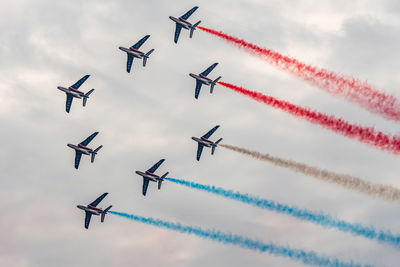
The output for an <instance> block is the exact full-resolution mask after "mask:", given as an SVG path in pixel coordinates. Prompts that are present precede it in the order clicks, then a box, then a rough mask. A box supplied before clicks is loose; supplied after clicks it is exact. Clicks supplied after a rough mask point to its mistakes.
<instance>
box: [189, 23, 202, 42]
mask: <svg viewBox="0 0 400 267" xmlns="http://www.w3.org/2000/svg"><path fill="white" fill-rule="evenodd" d="M200 22H201V20H199V21H198V22H196V23H195V24H193V26H192V27H191V28H190V38H192V37H193V32H194V30H196V27H197V26H199V24H200Z"/></svg>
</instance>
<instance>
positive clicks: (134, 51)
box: [118, 35, 154, 73]
mask: <svg viewBox="0 0 400 267" xmlns="http://www.w3.org/2000/svg"><path fill="white" fill-rule="evenodd" d="M149 37H150V35H146V36H145V37H143V38H142V39H140V40H139V42H137V43H136V44H134V45H132V46H131V47H130V48H125V47H123V46H120V47H118V48H119V49H120V50H122V51H124V52H126V54H127V56H128V59H127V61H126V71H127V72H128V73H130V72H131V67H132V63H133V59H134V58H139V59H140V58H143V67H146V62H147V59H148V58H149V56H150V54H151V53H153V51H154V49H151V50H150V51H149V52H147V53H146V54H145V53H143V52H142V51H139V50H138V49H139V48H140V47H141V46H142V44H143V43H144V42H146V40H147V39H148V38H149Z"/></svg>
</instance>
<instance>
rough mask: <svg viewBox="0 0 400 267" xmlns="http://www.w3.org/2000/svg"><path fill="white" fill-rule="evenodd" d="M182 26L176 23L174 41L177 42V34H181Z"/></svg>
mask: <svg viewBox="0 0 400 267" xmlns="http://www.w3.org/2000/svg"><path fill="white" fill-rule="evenodd" d="M181 30H182V26H181V25H179V24H178V23H176V26H175V36H174V42H175V43H178V39H179V35H180V34H181Z"/></svg>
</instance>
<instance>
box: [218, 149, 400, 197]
mask: <svg viewBox="0 0 400 267" xmlns="http://www.w3.org/2000/svg"><path fill="white" fill-rule="evenodd" d="M220 146H222V147H224V148H227V149H230V150H233V151H236V152H239V153H242V154H245V155H248V156H251V157H253V158H255V159H259V160H263V161H267V162H270V163H272V164H274V165H276V166H280V167H284V168H287V169H290V170H293V171H295V172H299V173H302V174H305V175H308V176H312V177H314V178H317V179H318V180H321V181H324V182H328V183H332V184H337V185H341V186H343V187H345V188H348V189H352V190H355V191H358V192H361V193H364V194H367V195H370V196H374V197H380V198H383V199H385V200H390V201H399V200H400V190H399V189H397V188H395V187H393V186H391V185H382V184H374V183H371V182H367V181H363V180H362V179H360V178H357V177H354V176H351V175H347V174H341V173H335V172H332V171H328V170H325V169H321V168H318V167H315V166H309V165H307V164H303V163H299V162H296V161H293V160H288V159H282V158H278V157H274V156H271V155H269V154H261V153H259V152H256V151H251V150H247V149H244V148H240V147H236V146H231V145H225V144H220Z"/></svg>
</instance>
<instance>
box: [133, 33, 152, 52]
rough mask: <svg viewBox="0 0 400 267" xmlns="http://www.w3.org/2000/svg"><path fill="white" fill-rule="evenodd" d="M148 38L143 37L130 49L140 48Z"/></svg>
mask: <svg viewBox="0 0 400 267" xmlns="http://www.w3.org/2000/svg"><path fill="white" fill-rule="evenodd" d="M149 37H150V35H146V36H145V37H143V38H142V39H140V40H139V42H137V43H136V44H134V45H132V46H131V48H134V49H139V48H140V47H141V46H142V44H143V43H144V42H146V40H147V39H149Z"/></svg>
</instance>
